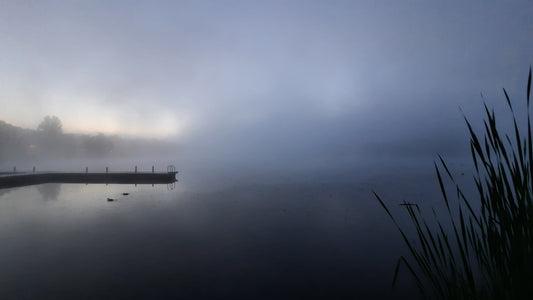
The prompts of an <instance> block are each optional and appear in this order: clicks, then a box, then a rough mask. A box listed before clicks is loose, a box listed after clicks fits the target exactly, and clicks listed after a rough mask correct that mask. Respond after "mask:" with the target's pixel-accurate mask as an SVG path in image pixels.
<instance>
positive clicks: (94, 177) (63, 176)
mask: <svg viewBox="0 0 533 300" xmlns="http://www.w3.org/2000/svg"><path fill="white" fill-rule="evenodd" d="M177 173H178V172H177V171H174V170H172V171H169V172H164V173H143V172H139V173H137V172H135V173H133V172H124V173H88V172H85V173H59V172H40V173H3V174H1V175H0V189H3V188H11V187H20V186H27V185H35V184H43V183H85V184H88V183H117V184H169V183H174V182H176V181H177V180H176V174H177Z"/></svg>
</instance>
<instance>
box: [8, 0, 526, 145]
mask: <svg viewBox="0 0 533 300" xmlns="http://www.w3.org/2000/svg"><path fill="white" fill-rule="evenodd" d="M1 6H2V7H1V9H0V41H1V43H2V44H1V45H2V46H1V47H0V105H1V107H2V109H1V110H0V119H1V120H5V121H7V122H10V123H12V124H15V125H20V126H25V127H36V126H37V124H38V123H39V121H40V120H41V119H42V118H43V117H44V116H45V115H51V114H54V115H57V116H58V117H59V118H60V119H61V120H62V121H63V124H64V129H65V131H69V132H104V133H114V134H127V135H142V136H157V137H175V138H179V139H186V138H187V139H191V141H204V140H210V138H208V137H210V136H211V134H212V133H214V132H216V133H217V134H218V135H227V136H228V139H229V136H233V137H234V138H235V139H237V140H239V139H240V138H239V132H242V131H243V130H245V129H246V128H248V129H249V128H254V127H257V132H263V133H264V134H265V135H266V136H271V137H279V136H283V135H284V134H285V133H286V132H288V130H287V128H293V127H294V130H295V132H301V131H300V130H296V129H297V128H296V127H298V126H300V127H301V128H300V129H301V130H305V129H306V128H307V130H309V131H310V132H315V133H320V132H323V133H324V134H325V132H335V134H336V136H337V137H342V136H345V137H348V135H353V134H359V135H361V134H363V133H364V134H365V135H366V137H365V138H368V139H372V138H373V136H379V135H382V134H388V133H390V134H394V135H398V134H404V133H406V134H407V133H408V134H414V133H413V128H422V129H421V130H422V131H423V130H428V131H429V130H432V129H435V128H440V129H441V130H446V128H447V126H448V125H449V124H448V122H449V121H450V122H451V120H460V119H461V116H460V115H459V114H458V112H457V111H458V107H459V106H461V107H463V108H465V110H466V111H468V109H469V107H474V106H476V105H477V104H478V102H476V103H474V102H475V101H477V100H479V98H478V95H479V92H481V91H483V92H484V94H486V95H487V96H488V97H489V98H490V97H494V98H498V97H499V93H500V91H501V87H503V86H505V87H507V88H508V89H509V90H511V91H514V90H515V89H516V90H517V91H519V89H522V88H523V83H522V82H523V81H524V80H523V78H524V77H525V74H526V72H527V69H528V67H529V65H530V64H531V63H532V62H533V39H531V32H533V21H532V20H533V5H531V2H529V1H513V2H496V1H492V2H486V1H431V2H428V1H3V2H2V3H1ZM520 91H521V90H520ZM451 115H454V117H450V116H451ZM414 119H416V120H417V122H419V123H424V122H429V123H428V124H425V125H423V126H420V125H419V124H414V123H412V122H413V120H414ZM453 122H455V121H453ZM317 124H318V125H317ZM315 125H316V126H318V127H317V128H314V126H315ZM295 126H296V127H295ZM325 126H326V127H325ZM328 126H329V127H328ZM243 127H245V128H243ZM450 128H451V127H450ZM455 129H456V127H453V129H451V130H455ZM250 130H252V129H250ZM265 130H266V131H267V132H268V134H267V132H265ZM252 131H253V130H252ZM394 131H397V132H395V133H392V132H394ZM343 132H344V133H346V135H344V134H343ZM387 132H388V133H387ZM326 136H328V134H326ZM320 138H321V137H320V136H316V137H314V138H313V139H315V140H318V139H320ZM221 139H223V138H221ZM341 139H342V138H341Z"/></svg>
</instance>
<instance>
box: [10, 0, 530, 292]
mask: <svg viewBox="0 0 533 300" xmlns="http://www.w3.org/2000/svg"><path fill="white" fill-rule="evenodd" d="M532 14H533V5H531V3H530V2H529V1H514V2H512V3H508V2H505V3H504V2H501V3H499V2H495V3H486V2H485V1H469V2H464V1H447V2H442V3H440V2H418V1H409V2H391V1H382V2H376V1H353V2H350V1H348V2H347V1H315V0H312V1H235V0H224V1H201V2H197V1H178V2H176V1H166V0H161V1H159V0H158V1H150V2H148V1H112V2H105V1H104V2H94V1H75V2H64V1H55V0H46V1H38V2H35V1H33V2H32V1H3V2H2V8H1V9H0V40H1V41H2V46H1V47H0V266H1V270H2V272H0V298H2V299H34V298H38V299H71V298H85V299H102V298H106V299H107V298H111V299H114V298H119V299H123V298H124V299H135V298H137V299H151V298H168V299H175V298H186V299H205V298H207V299H239V298H241V299H242V298H244V299H250V298H253V299H256V298H259V299H295V298H296V299H300V298H302V299H304V298H315V299H354V298H355V299H404V298H406V297H409V298H411V299H416V298H417V297H420V293H419V290H418V288H417V284H416V280H415V277H414V276H412V274H411V273H410V272H409V271H408V269H406V268H405V265H403V266H402V267H401V268H399V269H398V270H399V271H398V273H397V275H398V276H397V277H396V278H397V282H396V285H395V287H394V288H392V281H393V278H394V277H395V270H396V265H397V262H398V259H399V258H400V257H402V256H404V257H408V258H409V257H412V256H409V255H410V252H409V249H408V248H409V247H408V246H407V245H406V240H407V241H409V240H410V239H409V238H407V239H403V238H402V235H401V234H400V232H399V231H398V228H397V227H395V226H396V224H395V222H394V221H393V220H391V218H390V216H392V215H393V216H395V217H396V219H395V220H396V222H397V224H399V226H400V228H405V233H406V234H407V235H408V236H409V237H416V234H417V232H416V228H415V227H408V226H407V227H404V225H409V224H411V223H409V222H410V220H412V219H410V217H409V215H408V213H407V211H408V209H409V208H413V209H417V210H418V209H420V211H423V212H424V214H423V216H424V217H428V218H429V219H430V220H438V219H439V218H441V217H442V216H443V214H445V213H446V212H448V211H449V210H448V208H447V207H446V204H445V203H446V202H445V201H443V195H442V191H443V190H449V192H450V193H451V194H450V195H452V194H453V195H456V194H457V190H456V189H457V186H456V185H455V184H458V185H459V186H460V187H461V188H462V190H461V191H462V192H463V193H464V195H465V197H468V199H471V204H472V206H473V207H474V209H479V207H480V203H481V202H480V199H479V198H480V197H479V195H478V194H476V191H477V189H476V187H475V183H474V179H473V177H474V176H475V175H476V173H475V168H476V166H475V164H474V162H473V161H472V158H471V155H472V154H473V153H474V152H475V151H478V150H479V151H481V150H480V149H481V148H484V149H489V142H491V143H493V144H496V143H495V142H494V139H490V138H488V139H487V141H486V142H485V139H484V138H483V137H482V135H480V141H481V142H480V143H481V144H483V143H484V142H485V144H483V145H482V146H483V147H482V146H479V147H477V148H475V149H474V146H473V145H474V144H473V142H472V140H471V133H470V132H469V127H467V125H466V124H465V119H467V120H469V121H470V126H471V127H470V128H471V129H472V131H473V132H483V130H485V127H486V126H487V125H485V124H484V123H483V122H484V120H485V119H484V118H485V117H486V115H485V105H486V107H487V111H488V115H489V117H491V116H492V115H491V114H492V112H494V113H493V115H495V116H496V119H497V120H498V122H497V124H498V130H501V132H502V135H501V136H502V137H505V134H508V136H510V138H509V139H508V140H504V138H502V139H501V140H503V141H504V143H505V145H504V146H502V147H503V149H506V148H505V147H508V148H513V147H514V146H513V145H514V144H512V142H511V138H512V137H514V136H515V127H520V128H523V127H526V128H527V126H529V125H530V124H529V123H528V120H529V119H528V114H527V112H529V100H527V101H526V100H525V97H526V93H525V91H526V90H527V85H526V83H527V82H528V81H527V80H526V79H527V78H528V77H527V74H528V70H529V71H530V65H531V64H532V62H533V40H532V39H531V38H530V35H531V32H533V18H531V15H532ZM525 86H526V88H524V87H525ZM502 87H505V91H503V90H502ZM515 99H516V100H515ZM523 100H524V101H523ZM511 102H512V112H510V111H509V108H508V106H510V105H511V104H510V103H511ZM513 112H514V113H515V115H516V116H513ZM523 112H526V114H525V115H524V114H520V113H523ZM491 118H492V117H491ZM488 123H489V124H492V123H494V122H492V121H490V122H488ZM523 132H527V130H525V131H523ZM519 140H520V138H519ZM504 143H501V144H502V145H503V144H504ZM525 144H527V143H525ZM498 146H500V144H498ZM471 147H472V148H471ZM518 148H519V149H522V148H523V147H522V144H521V146H520V147H518ZM532 153H533V152H532ZM500 155H501V153H500ZM494 157H496V156H494ZM498 157H500V156H498ZM441 158H442V160H441ZM522 160H523V159H522ZM526 161H527V159H526ZM435 162H437V165H438V166H440V168H441V169H440V171H441V173H440V174H441V175H443V176H441V177H445V179H446V180H448V177H450V175H451V176H453V177H454V178H455V182H453V181H450V180H448V181H445V184H443V185H442V186H441V185H440V184H439V176H438V175H437V174H436V172H435ZM480 165H482V166H484V165H488V164H480ZM526 169H527V168H524V170H526ZM175 172H177V173H175ZM528 176H529V175H528ZM175 180H177V181H175ZM174 181H175V182H174ZM119 183H120V184H119ZM441 188H442V189H441ZM374 193H375V194H374ZM377 196H379V199H380V200H382V201H383V202H381V203H380V200H378V197H377ZM382 204H384V205H382ZM406 209H407V211H406ZM465 211H466V210H465ZM462 212H463V211H462ZM462 212H461V213H462ZM389 213H390V214H389ZM459 215H460V213H459V212H458V211H457V212H456V211H455V210H454V212H453V213H450V216H451V217H452V219H453V218H454V217H458V216H459ZM444 229H446V230H452V228H451V227H446V226H445V228H444ZM532 232H533V231H532ZM436 244H437V243H435V245H436ZM442 248H444V247H442ZM450 249H451V247H450ZM450 252H453V250H450ZM465 261H466V259H465ZM502 274H503V273H502Z"/></svg>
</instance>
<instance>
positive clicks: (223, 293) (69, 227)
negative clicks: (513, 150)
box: [0, 169, 439, 299]
mask: <svg viewBox="0 0 533 300" xmlns="http://www.w3.org/2000/svg"><path fill="white" fill-rule="evenodd" d="M398 170H399V169H398ZM408 170H409V169H408ZM274 173H275V172H274ZM288 174H289V175H283V176H278V177H276V176H270V175H269V176H263V177H261V175H260V172H251V171H243V173H242V174H235V173H232V174H229V173H228V174H225V173H224V172H223V171H221V172H219V173H216V174H215V173H213V172H206V171H204V172H200V171H198V172H190V176H189V177H188V173H187V171H182V172H181V174H180V181H179V182H178V183H177V184H176V186H175V188H174V189H168V187H167V186H166V185H161V186H150V185H148V186H140V185H139V186H133V185H107V186H106V185H77V184H45V185H39V186H31V187H24V188H17V189H4V190H0V298H2V299H21V298H36V299H43V298H94V299H104V298H125V299H132V298H146V299H148V298H184V299H193V298H196V299H198V298H213V299H217V298H218V299H222V298H224V299H231V298H250V299H258V298H264V299H298V298H299V299H306V298H320V299H340V298H350V299H383V298H384V299H387V298H391V299H394V298H396V299H400V298H403V297H407V296H412V295H413V293H414V290H413V288H414V287H413V285H412V283H411V282H410V281H409V280H408V279H409V277H408V274H407V273H406V272H402V273H401V275H402V276H401V280H400V286H399V287H398V288H397V289H396V290H391V287H390V284H391V279H392V275H393V272H394V267H395V263H396V260H397V258H398V256H399V255H401V254H406V252H405V248H404V246H403V244H402V242H401V240H400V237H399V235H398V233H397V231H396V229H395V228H394V227H393V225H392V223H391V222H390V220H389V219H388V218H387V216H386V214H385V213H384V211H383V210H382V208H381V207H380V206H379V204H378V203H377V201H376V200H375V199H374V198H373V196H372V194H371V190H372V189H375V190H377V191H378V192H380V193H381V194H382V195H383V196H384V197H385V198H386V199H388V200H390V202H399V201H401V200H403V199H404V198H411V199H412V198H417V199H424V200H423V202H424V203H435V202H438V200H439V199H435V198H434V196H435V195H438V188H437V185H436V181H435V180H434V176H433V173H432V172H431V171H430V169H428V170H426V169H424V170H415V171H412V172H411V171H410V172H404V173H403V174H399V173H398V172H389V173H387V174H382V175H380V174H379V172H377V173H373V174H370V173H366V174H367V176H361V173H360V172H358V171H357V170H352V171H351V173H350V172H348V174H346V173H343V172H337V173H335V174H327V175H328V176H325V175H324V174H317V173H312V174H310V173H306V174H299V173H298V171H294V170H293V171H292V173H290V172H289V173H288ZM354 174H358V175H354ZM217 179H219V180H217ZM122 193H129V195H122ZM107 198H113V199H115V201H113V202H108V201H107Z"/></svg>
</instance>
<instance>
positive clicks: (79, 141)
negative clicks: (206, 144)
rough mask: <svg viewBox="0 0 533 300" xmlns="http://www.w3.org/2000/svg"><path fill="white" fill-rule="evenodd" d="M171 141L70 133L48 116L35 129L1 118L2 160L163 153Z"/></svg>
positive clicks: (0, 143)
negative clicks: (10, 122) (9, 122)
mask: <svg viewBox="0 0 533 300" xmlns="http://www.w3.org/2000/svg"><path fill="white" fill-rule="evenodd" d="M171 148H172V147H170V144H168V143H165V142H162V141H157V140H149V139H134V138H131V139H128V138H122V137H119V136H116V135H112V136H110V135H105V134H102V133H98V134H70V133H64V132H63V126H62V124H61V120H60V119H59V118H58V117H56V116H46V117H45V118H44V119H43V120H42V121H41V123H40V124H39V126H38V127H37V128H36V129H35V130H32V129H25V128H21V127H17V126H13V125H11V124H8V123H6V122H4V121H1V120H0V162H9V161H13V160H20V159H41V158H76V157H90V158H103V157H113V156H117V157H118V156H120V157H123V156H134V155H142V154H148V153H150V154H160V153H162V152H166V151H170V149H171Z"/></svg>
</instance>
